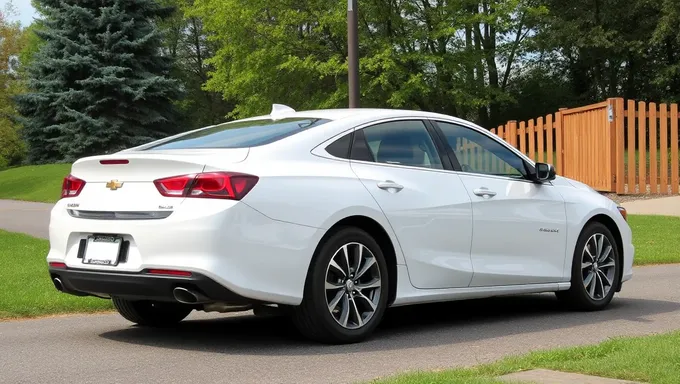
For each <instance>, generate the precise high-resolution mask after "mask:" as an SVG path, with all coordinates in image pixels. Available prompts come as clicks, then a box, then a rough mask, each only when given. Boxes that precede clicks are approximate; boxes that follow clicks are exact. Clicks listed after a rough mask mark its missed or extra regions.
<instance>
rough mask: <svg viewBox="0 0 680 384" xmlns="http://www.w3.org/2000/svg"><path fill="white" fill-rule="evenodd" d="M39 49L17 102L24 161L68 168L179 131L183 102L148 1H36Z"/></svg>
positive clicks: (157, 9) (157, 8)
mask: <svg viewBox="0 0 680 384" xmlns="http://www.w3.org/2000/svg"><path fill="white" fill-rule="evenodd" d="M35 4H36V7H37V9H38V10H39V11H40V12H41V13H42V19H41V22H40V23H41V25H40V27H39V28H37V29H36V30H35V31H34V32H35V34H36V35H37V36H39V37H40V38H41V39H42V40H43V41H44V42H43V44H42V45H41V46H40V48H39V51H38V52H37V53H36V54H35V55H34V57H33V61H32V62H31V63H30V65H29V66H28V68H27V71H28V81H27V86H28V89H29V92H28V93H26V94H23V95H20V96H18V97H17V98H16V100H17V107H18V110H19V112H20V113H21V114H22V122H23V123H24V136H25V137H26V141H27V144H28V149H29V160H30V161H32V162H36V163H44V162H54V161H61V160H65V161H72V160H74V159H76V158H79V157H82V156H88V155H94V154H102V153H107V152H111V151H116V150H120V149H123V148H126V147H129V146H133V145H137V144H140V143H143V142H146V141H149V140H152V139H155V138H158V137H162V136H165V135H167V134H169V133H174V132H177V131H178V129H179V128H178V127H177V126H176V124H174V120H175V117H176V116H175V111H174V109H173V103H172V101H173V100H174V99H176V98H177V97H179V96H180V95H181V89H180V87H179V84H178V82H177V81H176V80H174V79H171V78H170V77H169V73H170V69H171V66H172V63H171V60H170V58H168V57H165V56H163V55H162V54H161V52H160V47H161V36H160V34H159V32H158V29H157V27H156V21H157V20H159V19H162V18H163V17H167V16H169V15H170V13H171V12H172V10H171V9H169V8H167V7H162V6H161V5H159V4H158V3H157V2H156V1H154V0H36V1H35Z"/></svg>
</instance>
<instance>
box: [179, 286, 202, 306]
mask: <svg viewBox="0 0 680 384" xmlns="http://www.w3.org/2000/svg"><path fill="white" fill-rule="evenodd" d="M172 294H173V296H174V297H175V300H177V301H179V302H180V303H182V304H197V303H199V302H200V301H201V298H200V297H199V295H198V294H197V293H195V292H193V291H190V290H188V289H186V288H183V287H177V288H175V289H173V290H172Z"/></svg>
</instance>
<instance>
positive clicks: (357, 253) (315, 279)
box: [292, 227, 389, 344]
mask: <svg viewBox="0 0 680 384" xmlns="http://www.w3.org/2000/svg"><path fill="white" fill-rule="evenodd" d="M309 273H310V275H309V277H308V279H307V284H306V286H305V293H304V299H303V300H302V304H301V305H300V306H298V307H295V308H293V316H292V319H293V322H294V323H295V325H296V327H297V328H298V329H299V330H300V332H301V333H302V334H303V335H305V336H306V337H308V338H310V339H313V340H316V341H320V342H325V343H334V344H344V343H355V342H358V341H361V340H363V339H365V338H366V337H367V336H368V335H370V334H371V333H372V332H373V330H374V329H375V327H377V326H378V324H379V323H380V320H381V319H382V316H383V314H384V312H385V308H386V307H387V295H388V286H389V285H388V271H387V264H386V262H385V257H384V256H383V253H382V250H381V249H380V247H379V246H378V244H377V242H376V241H375V240H374V239H373V238H372V237H371V236H370V235H369V234H368V233H366V232H365V231H363V230H361V229H359V228H354V227H346V228H342V229H340V230H339V231H337V232H335V233H334V234H333V235H331V236H330V237H329V238H328V239H327V240H325V241H324V243H323V244H321V246H320V249H319V251H318V253H317V255H316V257H315V258H314V260H313V261H312V265H311V267H310V271H309Z"/></svg>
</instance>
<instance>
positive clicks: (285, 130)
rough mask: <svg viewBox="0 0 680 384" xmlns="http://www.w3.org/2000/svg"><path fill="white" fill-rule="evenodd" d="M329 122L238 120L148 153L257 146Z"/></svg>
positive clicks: (184, 136)
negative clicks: (165, 150) (169, 150)
mask: <svg viewBox="0 0 680 384" xmlns="http://www.w3.org/2000/svg"><path fill="white" fill-rule="evenodd" d="M329 121H330V120H324V119H312V118H289V119H281V120H269V119H263V120H250V121H236V122H233V123H226V124H220V125H217V126H214V127H211V128H206V129H202V130H200V131H197V132H193V133H189V134H186V135H182V136H179V137H176V138H174V139H172V140H169V141H166V142H164V143H161V144H157V145H155V146H152V147H149V148H147V150H151V149H192V148H247V147H256V146H259V145H265V144H269V143H273V142H275V141H277V140H281V139H283V138H285V137H288V136H292V135H294V134H296V133H299V132H302V131H304V130H307V129H309V128H312V127H318V126H319V125H322V124H325V123H328V122H329Z"/></svg>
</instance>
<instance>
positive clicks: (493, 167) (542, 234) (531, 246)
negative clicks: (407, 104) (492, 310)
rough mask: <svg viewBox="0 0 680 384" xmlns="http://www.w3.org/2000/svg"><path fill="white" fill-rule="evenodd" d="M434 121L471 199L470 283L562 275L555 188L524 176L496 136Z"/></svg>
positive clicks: (559, 203)
mask: <svg viewBox="0 0 680 384" xmlns="http://www.w3.org/2000/svg"><path fill="white" fill-rule="evenodd" d="M435 126H436V127H437V129H440V130H441V131H440V132H441V134H443V136H444V138H445V141H446V142H447V144H448V145H449V146H450V149H451V150H452V151H453V154H451V153H450V152H449V153H450V154H451V155H455V159H452V162H453V163H454V167H460V168H459V169H460V170H461V172H460V173H459V175H460V178H461V180H462V182H463V184H464V185H465V188H466V190H467V192H468V194H469V196H470V198H471V200H472V212H473V236H472V251H471V254H472V267H473V270H474V276H473V278H472V282H471V284H470V286H475V287H480V286H498V285H515V284H535V283H552V282H559V281H562V280H563V276H564V268H565V257H566V256H567V255H566V254H565V249H566V238H567V225H566V224H567V223H566V212H565V203H564V199H563V198H562V196H561V195H560V193H559V192H558V191H557V189H556V188H554V187H553V186H552V185H551V184H550V183H549V182H547V183H542V184H539V183H535V182H532V181H530V180H528V179H527V170H526V168H525V166H524V160H523V159H522V158H521V157H520V156H519V155H517V154H516V153H514V152H513V151H512V150H510V149H509V147H508V146H507V144H506V143H504V142H503V141H502V140H501V139H500V138H498V137H494V136H493V135H492V134H490V133H487V132H482V131H480V130H477V129H473V128H472V127H465V126H463V125H459V124H454V123H452V122H443V121H438V122H436V123H435ZM456 163H458V164H456Z"/></svg>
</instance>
